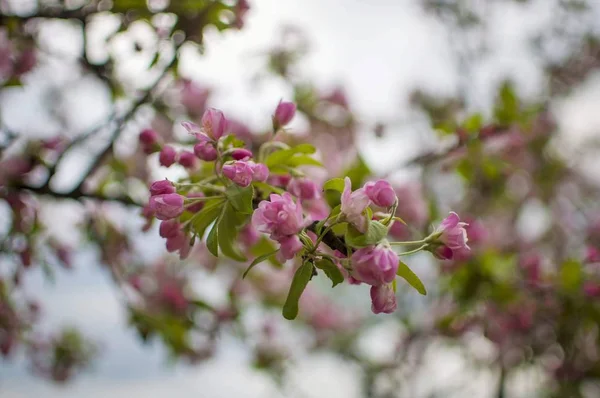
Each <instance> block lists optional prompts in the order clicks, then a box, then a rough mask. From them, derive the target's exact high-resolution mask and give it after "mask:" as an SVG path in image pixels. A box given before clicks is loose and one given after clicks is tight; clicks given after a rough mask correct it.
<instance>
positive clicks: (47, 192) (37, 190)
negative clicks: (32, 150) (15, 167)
mask: <svg viewBox="0 0 600 398" xmlns="http://www.w3.org/2000/svg"><path fill="white" fill-rule="evenodd" d="M9 189H12V190H16V191H29V192H31V193H33V194H36V195H41V196H48V197H52V198H55V199H71V200H77V201H80V202H81V201H84V200H85V199H90V200H96V201H102V202H118V203H122V204H124V205H127V206H137V207H140V206H142V204H141V203H138V202H136V201H134V200H133V199H132V198H130V197H129V196H106V195H102V194H99V193H90V192H88V193H84V192H81V191H72V192H56V191H53V190H52V189H50V188H49V187H47V186H45V185H44V186H40V187H34V186H30V185H25V184H19V185H14V186H11V187H9Z"/></svg>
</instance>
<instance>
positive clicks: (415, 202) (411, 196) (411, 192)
mask: <svg viewBox="0 0 600 398" xmlns="http://www.w3.org/2000/svg"><path fill="white" fill-rule="evenodd" d="M396 196H397V197H398V209H397V210H396V216H398V217H400V218H402V219H403V220H404V221H406V222H407V223H408V224H409V225H410V226H412V227H415V228H417V229H420V228H422V227H423V226H424V225H425V223H426V222H427V219H428V208H427V202H426V201H425V198H424V197H423V190H422V187H421V184H419V183H417V182H409V183H406V184H404V185H401V186H399V187H397V188H396ZM390 234H391V235H393V236H394V237H395V238H398V239H405V238H407V237H409V236H410V230H409V228H408V227H407V226H406V225H404V224H402V223H401V222H394V223H393V224H392V226H391V228H390Z"/></svg>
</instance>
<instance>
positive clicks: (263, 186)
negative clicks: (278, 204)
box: [252, 181, 285, 196]
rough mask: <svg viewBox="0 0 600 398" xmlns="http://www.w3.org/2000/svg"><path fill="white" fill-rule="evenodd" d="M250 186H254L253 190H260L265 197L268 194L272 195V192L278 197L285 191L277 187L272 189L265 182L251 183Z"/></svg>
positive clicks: (271, 186)
mask: <svg viewBox="0 0 600 398" xmlns="http://www.w3.org/2000/svg"><path fill="white" fill-rule="evenodd" d="M252 185H254V187H255V188H258V189H260V190H261V191H262V192H263V194H264V195H265V196H266V195H269V194H270V193H273V192H275V193H277V194H279V195H281V194H282V193H284V192H285V189H281V188H279V187H274V186H273V185H270V184H267V183H266V182H260V181H257V182H253V183H252Z"/></svg>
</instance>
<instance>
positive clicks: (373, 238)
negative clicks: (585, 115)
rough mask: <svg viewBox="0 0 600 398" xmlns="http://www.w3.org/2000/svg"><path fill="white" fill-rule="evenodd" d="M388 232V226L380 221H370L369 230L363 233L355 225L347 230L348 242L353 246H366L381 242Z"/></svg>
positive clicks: (349, 226)
mask: <svg viewBox="0 0 600 398" xmlns="http://www.w3.org/2000/svg"><path fill="white" fill-rule="evenodd" d="M387 234H388V227H386V226H385V225H383V224H382V223H380V222H379V221H370V222H369V226H368V227H367V231H366V232H365V233H364V234H363V233H362V232H360V231H359V230H357V229H356V228H355V227H354V226H353V225H350V224H349V225H348V229H347V230H346V235H345V239H346V243H347V244H349V245H350V246H352V247H365V246H369V245H375V244H378V243H379V242H381V241H382V240H383V239H384V238H385V237H386V236H387Z"/></svg>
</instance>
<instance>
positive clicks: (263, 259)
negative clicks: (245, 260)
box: [242, 249, 279, 279]
mask: <svg viewBox="0 0 600 398" xmlns="http://www.w3.org/2000/svg"><path fill="white" fill-rule="evenodd" d="M278 251H279V249H276V250H273V251H272V252H270V253H266V254H263V255H262V256H258V257H256V258H255V259H254V260H253V261H252V263H250V265H249V266H248V268H246V271H244V274H243V275H242V279H244V278H245V277H246V275H248V272H250V270H251V269H252V268H254V266H255V265H258V264H260V263H262V262H263V261H265V260H266V259H268V258H269V257H271V256H272V255H274V254H275V253H277V252H278Z"/></svg>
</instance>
